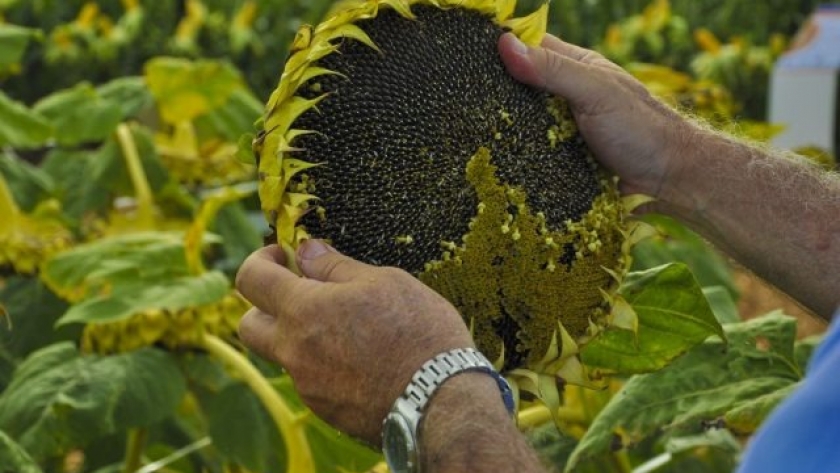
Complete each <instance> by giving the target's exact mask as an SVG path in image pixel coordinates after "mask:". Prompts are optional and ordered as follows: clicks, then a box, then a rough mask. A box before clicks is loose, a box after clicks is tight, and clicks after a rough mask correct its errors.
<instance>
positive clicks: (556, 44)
mask: <svg viewBox="0 0 840 473" xmlns="http://www.w3.org/2000/svg"><path fill="white" fill-rule="evenodd" d="M542 47H543V48H545V49H548V50H549V51H552V52H555V53H557V54H560V55H563V56H568V57H569V58H571V59H574V60H575V61H578V62H582V63H585V64H592V65H593V66H603V67H607V68H610V69H613V70H616V71H622V72H623V71H624V69H622V68H621V66H619V65H618V64H616V63H614V62H612V61H610V60H609V59H607V58H605V57H604V56H603V55H602V54H600V53H598V52H595V51H593V50H591V49H586V48H582V47H580V46H577V45H574V44H571V43H567V42H565V41H563V40H562V39H560V38H558V37H556V36H553V35H550V34H547V35H545V37H544V38H543V42H542Z"/></svg>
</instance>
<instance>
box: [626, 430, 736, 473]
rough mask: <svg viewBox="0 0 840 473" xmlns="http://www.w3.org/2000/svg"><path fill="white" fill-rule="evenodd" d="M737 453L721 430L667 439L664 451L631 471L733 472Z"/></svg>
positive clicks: (679, 472) (728, 434) (669, 472)
mask: <svg viewBox="0 0 840 473" xmlns="http://www.w3.org/2000/svg"><path fill="white" fill-rule="evenodd" d="M740 454H741V446H740V444H739V443H738V440H737V439H736V438H734V437H733V436H732V434H731V433H730V432H729V431H728V430H725V429H717V430H710V431H708V432H704V433H702V434H699V435H693V436H690V437H676V438H671V439H668V441H667V442H666V444H665V452H664V453H662V454H660V455H658V456H655V457H654V458H651V459H650V460H648V461H647V462H645V463H644V464H642V465H639V466H638V467H636V468H635V469H634V470H633V471H634V472H637V473H642V472H656V473H713V472H723V471H734V470H735V468H736V466H737V464H738V459H739V456H740Z"/></svg>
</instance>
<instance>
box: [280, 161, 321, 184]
mask: <svg viewBox="0 0 840 473" xmlns="http://www.w3.org/2000/svg"><path fill="white" fill-rule="evenodd" d="M316 166H320V165H319V164H316V163H309V162H306V161H303V160H300V159H294V158H285V159H283V163H282V167H283V178H284V180H285V181H286V182H288V181H289V180H290V179H291V178H292V176H294V175H295V174H297V173H299V172H302V171H305V170H307V169H311V168H314V167H316Z"/></svg>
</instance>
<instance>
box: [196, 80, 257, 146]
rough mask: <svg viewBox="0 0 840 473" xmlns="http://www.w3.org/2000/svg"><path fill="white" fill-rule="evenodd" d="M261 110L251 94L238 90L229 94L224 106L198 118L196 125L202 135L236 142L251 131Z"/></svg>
mask: <svg viewBox="0 0 840 473" xmlns="http://www.w3.org/2000/svg"><path fill="white" fill-rule="evenodd" d="M263 108H264V107H263V104H262V102H260V101H259V100H257V98H256V97H254V95H253V94H251V92H249V91H248V90H247V89H245V88H240V89H236V90H234V91H233V93H231V95H230V98H229V99H228V101H227V102H226V103H225V104H224V105H222V106H221V107H219V108H217V109H215V110H212V111H211V112H210V113H208V114H206V115H204V116H202V117H200V118H199V119H198V120H197V121H196V124H197V126H198V129H199V130H200V131H201V132H203V133H211V134H212V135H213V136H220V137H222V138H224V139H225V140H227V141H238V140H239V137H240V136H241V135H242V134H243V133H246V132H249V131H253V129H254V121H255V120H257V118H259V117H260V116H261V115H262V114H263ZM252 154H253V153H252Z"/></svg>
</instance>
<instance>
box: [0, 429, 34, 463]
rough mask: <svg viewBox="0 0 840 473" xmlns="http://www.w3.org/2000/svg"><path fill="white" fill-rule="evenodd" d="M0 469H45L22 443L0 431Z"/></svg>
mask: <svg viewBox="0 0 840 473" xmlns="http://www.w3.org/2000/svg"><path fill="white" fill-rule="evenodd" d="M0 471H2V472H4V473H41V472H42V471H43V470H41V468H40V467H39V466H38V464H37V463H35V460H33V459H32V457H30V456H29V454H28V453H26V450H24V449H23V447H21V446H20V445H18V444H17V443H15V442H14V440H12V439H11V438H9V436H8V435H6V434H5V433H4V432H2V431H0Z"/></svg>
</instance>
